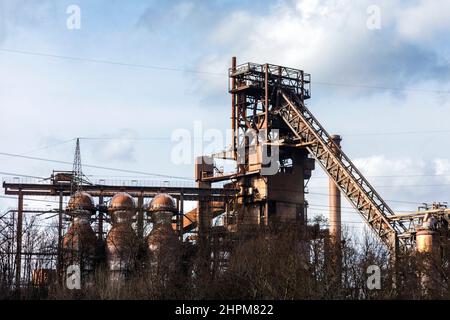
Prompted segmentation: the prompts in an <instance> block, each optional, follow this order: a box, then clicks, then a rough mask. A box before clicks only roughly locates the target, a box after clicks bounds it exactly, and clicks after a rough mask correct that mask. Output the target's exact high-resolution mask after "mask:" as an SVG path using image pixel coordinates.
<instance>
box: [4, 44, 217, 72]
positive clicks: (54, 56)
mask: <svg viewBox="0 0 450 320" xmlns="http://www.w3.org/2000/svg"><path fill="white" fill-rule="evenodd" d="M0 51H3V52H8V53H16V54H22V55H31V56H40V57H47V58H56V59H65V60H73V61H84V62H91V63H100V64H110V65H116V66H124V67H133V68H143V69H153V70H162V71H174V72H186V73H197V74H208V75H215V76H218V75H220V76H224V75H226V74H225V73H218V72H208V71H198V70H189V69H182V68H176V67H163V66H155V65H147V64H137V63H127V62H119V61H111V60H103V59H92V58H82V57H74V56H65V55H58V54H51V53H41V52H33V51H24V50H14V49H7V48H0Z"/></svg>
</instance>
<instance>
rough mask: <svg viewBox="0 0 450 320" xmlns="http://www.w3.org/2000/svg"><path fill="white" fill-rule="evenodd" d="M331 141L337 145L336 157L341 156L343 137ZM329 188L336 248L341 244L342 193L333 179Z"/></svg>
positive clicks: (331, 232)
mask: <svg viewBox="0 0 450 320" xmlns="http://www.w3.org/2000/svg"><path fill="white" fill-rule="evenodd" d="M331 140H332V141H333V142H334V143H335V145H337V147H338V148H336V146H334V145H333V146H332V150H333V152H334V153H335V154H336V155H339V153H340V151H339V149H340V147H341V141H342V139H341V136H339V135H332V136H331ZM328 186H329V200H328V205H329V207H330V217H329V221H330V237H331V241H332V242H333V244H334V245H335V246H336V247H340V243H341V192H340V191H339V188H338V187H337V186H336V183H335V182H334V181H333V179H331V178H330V179H329V181H328Z"/></svg>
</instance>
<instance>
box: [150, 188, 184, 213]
mask: <svg viewBox="0 0 450 320" xmlns="http://www.w3.org/2000/svg"><path fill="white" fill-rule="evenodd" d="M147 211H148V212H156V211H168V212H172V213H176V212H178V210H177V208H176V206H175V200H174V199H173V198H172V197H171V196H170V195H169V194H167V193H160V194H158V195H156V196H155V197H154V198H153V199H152V201H151V202H150V204H149V206H148V208H147Z"/></svg>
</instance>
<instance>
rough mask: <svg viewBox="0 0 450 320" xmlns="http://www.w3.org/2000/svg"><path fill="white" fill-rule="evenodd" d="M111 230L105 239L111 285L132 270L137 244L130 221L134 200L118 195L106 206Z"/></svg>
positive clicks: (125, 195) (121, 194)
mask: <svg viewBox="0 0 450 320" xmlns="http://www.w3.org/2000/svg"><path fill="white" fill-rule="evenodd" d="M108 212H109V215H110V216H111V221H112V224H113V226H112V228H111V230H110V231H109V233H108V236H107V237H106V260H107V264H108V269H109V272H110V280H111V282H112V283H119V282H121V281H122V280H124V279H126V278H127V277H128V275H129V274H130V272H132V270H133V269H134V266H135V263H136V256H137V253H138V248H139V243H138V238H137V236H136V233H135V231H134V230H133V228H132V226H131V222H132V221H131V220H132V218H133V216H134V215H135V214H136V205H135V202H134V199H133V198H132V197H131V196H130V195H129V194H127V193H118V194H116V195H115V196H114V197H113V198H112V199H111V202H110V204H109V206H108Z"/></svg>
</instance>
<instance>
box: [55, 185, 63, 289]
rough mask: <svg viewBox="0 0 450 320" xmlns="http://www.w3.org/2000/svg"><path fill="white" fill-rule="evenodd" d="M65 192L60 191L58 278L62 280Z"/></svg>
mask: <svg viewBox="0 0 450 320" xmlns="http://www.w3.org/2000/svg"><path fill="white" fill-rule="evenodd" d="M63 210H64V208H63V192H62V191H60V192H59V211H58V272H57V274H58V280H59V281H62V267H63V258H62V241H63V235H62V229H63Z"/></svg>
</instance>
